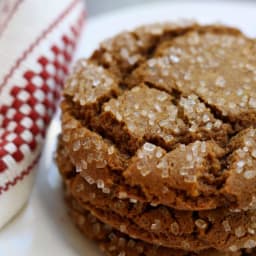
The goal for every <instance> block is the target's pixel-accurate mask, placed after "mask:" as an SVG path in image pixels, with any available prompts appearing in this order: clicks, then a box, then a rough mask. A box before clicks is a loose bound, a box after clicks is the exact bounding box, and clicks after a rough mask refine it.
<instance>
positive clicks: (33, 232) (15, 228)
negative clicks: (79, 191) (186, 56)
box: [0, 2, 256, 256]
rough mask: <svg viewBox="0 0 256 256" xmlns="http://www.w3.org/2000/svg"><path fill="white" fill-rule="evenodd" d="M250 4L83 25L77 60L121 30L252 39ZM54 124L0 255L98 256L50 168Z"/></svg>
mask: <svg viewBox="0 0 256 256" xmlns="http://www.w3.org/2000/svg"><path fill="white" fill-rule="evenodd" d="M255 13H256V4H254V3H246V4H245V3H231V2H230V3H221V2H219V3H191V2H189V3H169V4H168V3H162V4H150V5H142V6H137V7H134V8H127V9H124V10H121V11H117V12H112V13H109V14H107V15H102V16H98V17H95V18H93V19H91V20H89V21H88V23H87V26H86V29H85V33H84V35H83V38H82V40H81V44H80V47H79V50H78V52H77V55H76V58H78V57H82V56H88V55H89V54H90V53H91V52H92V50H93V49H94V48H96V47H97V45H98V43H99V42H100V41H101V40H103V39H105V38H106V37H109V36H111V35H113V34H115V33H117V32H118V31H120V30H123V29H128V28H132V27H134V26H136V25H139V24H142V23H151V22H155V21H163V20H176V19H178V18H194V19H197V20H198V21H200V22H202V23H209V22H222V23H226V24H231V25H235V26H238V27H239V28H241V29H242V30H243V31H244V32H246V33H247V34H249V35H251V36H256V27H255V25H254V20H255ZM58 132H59V121H58V117H56V118H55V119H54V120H53V122H52V124H51V126H50V129H49V132H48V137H47V141H46V145H45V150H44V152H43V155H42V159H41V163H40V166H39V172H38V175H37V180H36V184H35V186H34V191H33V193H32V197H31V199H30V202H29V204H28V206H27V207H26V208H25V209H24V210H23V211H22V212H21V213H20V214H19V215H18V216H17V217H16V219H14V220H13V221H12V222H11V223H10V224H9V225H8V226H6V227H5V228H4V229H3V230H2V231H1V232H0V255H4V256H17V255H18V256H41V255H42V256H45V255H47V256H52V255H61V256H76V255H86V256H99V255H101V254H100V253H99V251H98V249H97V247H96V246H95V245H94V244H93V243H91V242H90V241H87V240H85V239H83V238H82V236H81V235H80V234H79V232H78V231H77V230H76V229H75V228H74V227H73V225H72V224H71V223H70V221H69V219H68V217H67V215H66V209H65V205H64V203H63V198H62V191H61V182H60V178H59V175H58V173H57V170H56V167H55V166H54V163H53V155H54V153H53V152H54V148H55V142H56V136H57V133H58Z"/></svg>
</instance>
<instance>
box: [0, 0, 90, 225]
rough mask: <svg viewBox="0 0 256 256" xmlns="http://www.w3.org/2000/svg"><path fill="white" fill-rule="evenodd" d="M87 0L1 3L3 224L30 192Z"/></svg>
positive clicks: (0, 176)
mask: <svg viewBox="0 0 256 256" xmlns="http://www.w3.org/2000/svg"><path fill="white" fill-rule="evenodd" d="M83 2H84V1H82V0H54V1H52V0H44V1H35V0H1V1H0V227H1V226H3V225H4V224H5V223H6V222H7V221H8V220H10V219H11V218H12V217H13V216H14V215H15V214H16V213H17V212H18V211H19V209H20V208H21V207H22V206H23V205H24V203H25V202H26V201H27V199H28V196H29V194H30V193H31V187H32V183H33V176H34V173H35V171H34V169H35V168H36V164H37V163H38V159H39V155H40V151H41V148H42V144H43V141H44V136H45V133H46V128H47V125H48V124H49V122H50V120H51V117H52V115H53V113H54V110H55V108H56V102H58V99H59V96H60V89H61V87H62V84H63V80H64V78H65V76H66V74H67V72H68V66H69V64H70V61H71V57H72V55H73V53H74V48H75V46H76V42H77V39H78V36H79V34H80V31H81V28H82V24H83V21H84V18H85V8H84V4H83Z"/></svg>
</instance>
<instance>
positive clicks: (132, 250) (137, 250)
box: [68, 198, 254, 256]
mask: <svg viewBox="0 0 256 256" xmlns="http://www.w3.org/2000/svg"><path fill="white" fill-rule="evenodd" d="M68 202H69V206H70V208H69V213H70V216H71V218H72V220H73V221H74V223H75V224H76V225H77V227H78V228H79V230H80V231H81V232H82V233H83V234H84V235H85V236H86V237H87V238H90V239H92V240H94V241H97V243H98V244H99V246H100V248H101V250H102V251H103V252H104V254H105V255H108V256H128V255H129V256H130V255H132V256H158V255H161V256H170V255H171V256H242V255H244V256H245V255H247V256H249V255H254V254H253V252H249V251H248V252H240V251H239V252H220V251H217V250H214V249H208V250H204V251H200V252H188V251H183V250H177V249H173V248H167V247H163V246H156V245H152V244H149V243H146V242H143V241H140V240H138V239H134V238H131V237H129V236H127V235H125V234H124V233H122V232H120V231H117V230H116V229H113V228H112V227H111V226H108V225H106V224H104V223H103V222H101V221H99V220H98V219H97V218H95V217H94V216H93V215H91V214H90V212H89V211H86V210H83V209H81V208H80V207H79V205H78V204H77V202H76V201H75V200H74V199H71V198H69V199H68Z"/></svg>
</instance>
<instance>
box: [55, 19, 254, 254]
mask: <svg viewBox="0 0 256 256" xmlns="http://www.w3.org/2000/svg"><path fill="white" fill-rule="evenodd" d="M255 53H256V41H255V40H254V39H250V38H247V37H246V36H245V35H243V34H242V33H241V32H240V31H239V30H237V29H234V28H230V27H225V26H220V25H219V26H216V25H212V26H200V25H198V24H194V23H192V24H183V25H174V24H168V23H167V24H156V25H150V26H144V27H140V28H138V29H135V30H134V31H132V32H124V33H121V34H119V35H117V36H116V37H113V38H111V39H109V40H106V41H105V42H103V43H102V44H101V45H100V47H99V48H98V49H97V50H96V51H95V52H94V53H93V54H92V56H91V57H90V58H89V59H86V60H85V59H84V60H81V61H80V62H78V63H77V65H76V67H75V69H74V72H73V73H72V74H71V75H70V77H69V79H68V80H67V82H66V85H65V88H64V92H63V93H64V97H63V101H62V103H61V109H62V117H61V125H62V132H61V135H60V137H59V144H58V150H57V155H56V160H57V164H58V167H59V170H60V173H61V175H62V177H63V181H64V183H65V187H66V191H67V194H68V196H69V197H71V198H72V199H71V201H73V200H74V201H75V204H76V207H77V208H79V211H80V213H79V215H80V216H81V215H83V214H84V215H88V212H90V214H92V215H93V216H94V217H96V218H97V219H98V221H100V222H102V223H104V225H107V226H110V227H111V228H112V229H114V230H115V232H117V236H119V235H120V234H122V236H128V237H129V238H133V239H137V240H138V241H140V243H143V244H147V246H146V247H147V248H151V249H152V248H155V247H157V248H165V249H163V250H164V251H165V250H168V251H169V250H174V252H175V253H176V251H177V253H181V254H180V255H193V254H192V252H193V253H194V254H195V255H200V253H202V251H205V250H209V251H207V252H209V253H213V254H214V253H217V251H218V253H224V255H229V254H230V255H236V253H238V255H239V254H241V253H245V252H243V251H240V250H245V249H246V250H251V249H252V248H254V247H256V237H255V236H256V235H255V219H256V218H255V214H256V186H255V182H256V171H255V166H256V125H255V123H256V122H255V121H256V54H255ZM74 218H76V217H74ZM80 228H81V227H80ZM83 229H84V228H83ZM84 232H86V231H84ZM96 240H97V239H96ZM102 241H103V242H102V244H103V245H102V246H103V247H104V246H105V245H106V244H108V242H106V241H105V238H104V239H103V240H102ZM148 246H149V247H148ZM126 250H127V248H126V249H125V250H124V253H125V252H126ZM161 250H162V249H161ZM216 250H217V251H216ZM106 251H107V252H106V253H110V252H108V249H106ZM149 251H150V250H149V249H147V252H146V253H144V254H145V255H151V254H150V252H149ZM153 251H154V250H153ZM185 251H186V252H185ZM120 253H122V251H121V252H119V254H120ZM168 253H169V252H168ZM186 253H187V254H186ZM247 253H249V251H247ZM110 255H118V254H117V252H116V254H111V253H110ZM121 255H122V254H121ZM142 255H143V254H142ZM174 255H176V254H174ZM177 255H179V254H177ZM206 255H208V254H206ZM119 256H120V255H119Z"/></svg>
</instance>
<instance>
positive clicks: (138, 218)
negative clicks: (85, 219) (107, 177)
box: [60, 152, 256, 251]
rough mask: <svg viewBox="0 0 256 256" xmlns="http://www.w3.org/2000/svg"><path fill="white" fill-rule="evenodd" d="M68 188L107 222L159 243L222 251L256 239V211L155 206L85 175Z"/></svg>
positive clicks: (138, 236)
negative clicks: (113, 191) (91, 181)
mask: <svg viewBox="0 0 256 256" xmlns="http://www.w3.org/2000/svg"><path fill="white" fill-rule="evenodd" d="M60 154H61V152H60ZM64 169H65V168H64ZM60 170H61V166H60ZM67 192H68V194H69V195H70V196H72V197H73V198H76V201H77V203H79V205H80V207H81V208H83V209H86V210H89V211H91V212H92V213H93V215H95V216H96V217H97V218H99V219H100V220H102V221H103V222H104V223H107V224H109V225H111V226H112V227H115V229H118V230H120V231H122V232H123V233H126V234H128V235H129V236H131V237H135V238H139V239H141V240H144V241H147V242H149V243H153V244H156V245H164V246H165V247H171V248H180V249H183V248H184V246H185V244H186V247H187V249H190V250H191V251H198V250H202V249H206V248H217V249H218V250H222V251H223V250H230V249H231V250H234V249H235V248H242V247H246V246H247V244H248V243H249V241H251V243H253V241H254V240H255V239H256V236H255V228H256V226H255V220H256V212H255V211H246V212H244V211H243V212H241V213H236V212H231V211H230V210H229V209H225V208H224V209H216V210H210V211H199V212H198V211H178V210H174V209H172V208H168V207H165V206H153V205H152V204H149V203H139V202H136V201H134V200H130V199H126V195H125V193H123V194H121V195H122V196H121V198H115V197H113V196H111V194H109V193H106V191H105V190H104V187H103V186H102V183H97V184H94V185H93V184H89V183H88V182H87V181H86V180H85V179H84V178H83V177H82V176H76V177H74V178H71V179H69V180H68V185H67ZM253 244H254V243H253Z"/></svg>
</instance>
